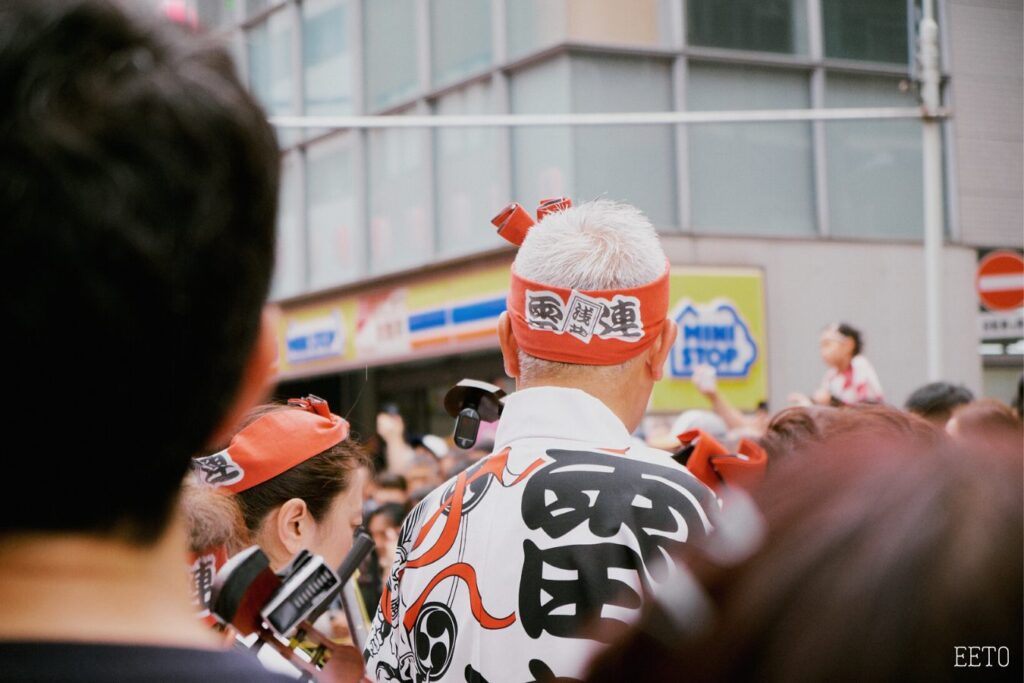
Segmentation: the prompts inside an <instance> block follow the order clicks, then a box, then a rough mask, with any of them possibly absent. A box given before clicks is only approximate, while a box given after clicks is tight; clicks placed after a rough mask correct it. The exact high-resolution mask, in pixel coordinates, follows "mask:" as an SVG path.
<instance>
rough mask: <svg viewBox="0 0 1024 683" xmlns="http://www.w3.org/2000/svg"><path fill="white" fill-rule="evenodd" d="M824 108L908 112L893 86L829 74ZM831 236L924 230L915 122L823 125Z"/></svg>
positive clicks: (906, 98) (909, 98) (906, 97)
mask: <svg viewBox="0 0 1024 683" xmlns="http://www.w3.org/2000/svg"><path fill="white" fill-rule="evenodd" d="M825 103H826V105H827V106H829V107H913V106H916V105H917V102H916V100H915V98H914V96H913V95H911V94H909V93H903V92H900V89H899V81H898V80H897V79H894V78H883V77H879V76H859V75H849V74H833V73H830V74H828V76H827V77H826V80H825ZM825 131H826V136H825V140H826V145H827V146H828V199H829V212H830V226H831V233H832V234H833V235H838V236H847V237H920V236H921V235H922V234H923V227H922V226H923V225H924V207H923V203H924V195H923V191H924V190H923V180H922V177H921V175H922V164H923V163H924V162H923V159H922V155H921V123H920V121H914V120H910V121H899V120H896V121H836V122H830V123H827V124H826V125H825Z"/></svg>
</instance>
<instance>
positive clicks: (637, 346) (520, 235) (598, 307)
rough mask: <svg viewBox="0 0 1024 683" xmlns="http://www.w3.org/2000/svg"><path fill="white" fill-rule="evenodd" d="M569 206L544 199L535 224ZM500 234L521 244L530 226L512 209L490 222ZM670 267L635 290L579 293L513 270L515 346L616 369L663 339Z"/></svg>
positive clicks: (546, 356) (510, 303)
mask: <svg viewBox="0 0 1024 683" xmlns="http://www.w3.org/2000/svg"><path fill="white" fill-rule="evenodd" d="M570 206H572V203H571V202H570V201H569V199H568V198H565V197H560V198H558V199H546V200H544V201H543V202H541V205H540V207H538V209H537V219H538V220H541V219H543V218H544V216H546V215H547V214H549V213H553V212H555V211H562V210H564V209H567V208H569V207H570ZM491 222H492V223H493V224H494V225H496V226H497V227H498V234H499V235H501V236H502V237H504V238H505V239H507V240H508V241H510V242H512V243H513V244H516V245H521V244H522V243H523V241H524V240H525V238H526V235H527V233H528V232H529V230H530V228H532V227H533V225H534V221H533V219H532V218H531V217H530V215H529V214H528V213H527V212H526V210H525V209H523V207H522V206H520V205H519V204H510V205H508V206H507V207H505V209H503V210H502V212H501V213H500V214H498V215H497V216H496V217H495V218H494V220H492V221H491ZM668 274H669V268H668V263H667V262H666V263H665V271H664V272H663V273H662V275H661V276H660V277H659V278H658V279H656V280H654V281H652V282H649V283H647V284H644V285H640V286H638V287H628V288H623V289H610V290H588V291H580V290H575V289H567V288H565V287H556V286H554V285H550V284H546V283H542V282H533V281H531V280H527V279H526V278H524V277H521V276H520V275H519V274H517V273H516V272H515V267H514V266H513V268H512V283H511V286H510V287H509V293H508V301H507V304H506V308H507V310H508V315H509V319H510V322H511V324H512V334H513V336H514V337H515V339H516V343H517V344H518V345H519V347H520V348H521V349H522V350H523V351H525V352H526V353H528V354H530V355H531V356H534V357H535V358H542V359H544V360H551V361H558V362H562V363H573V364H576V365H619V364H620V363H624V362H626V361H627V360H629V359H630V358H633V357H635V356H638V355H639V354H641V353H642V352H643V351H645V350H646V349H647V348H648V347H649V346H650V345H651V344H653V343H654V340H655V339H657V338H658V336H659V335H660V334H661V331H662V329H663V326H664V324H665V317H666V316H667V315H668V297H669V282H668Z"/></svg>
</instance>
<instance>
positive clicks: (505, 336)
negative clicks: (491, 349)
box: [498, 311, 519, 378]
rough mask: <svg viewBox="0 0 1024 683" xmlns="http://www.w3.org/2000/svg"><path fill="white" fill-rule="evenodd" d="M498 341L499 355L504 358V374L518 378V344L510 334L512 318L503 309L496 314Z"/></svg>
mask: <svg viewBox="0 0 1024 683" xmlns="http://www.w3.org/2000/svg"><path fill="white" fill-rule="evenodd" d="M498 343H499V344H500V345H501V355H502V357H503V358H504V359H505V374H506V375H508V376H509V377H513V378H518V377H519V344H517V343H516V338H515V335H513V334H512V320H511V319H510V318H509V317H508V311H503V312H502V314H501V315H500V316H498Z"/></svg>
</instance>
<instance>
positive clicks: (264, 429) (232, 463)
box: [193, 395, 349, 493]
mask: <svg viewBox="0 0 1024 683" xmlns="http://www.w3.org/2000/svg"><path fill="white" fill-rule="evenodd" d="M288 405H289V406H292V407H291V408H284V409H281V410H274V411H272V412H270V413H267V414H266V415H263V416H262V417H260V418H258V419H256V420H255V421H254V422H253V423H252V424H250V425H249V426H247V427H246V428H245V429H243V430H241V431H240V432H238V433H237V434H235V436H234V437H233V438H232V439H231V443H230V444H229V445H228V447H227V448H225V449H224V450H222V451H219V452H217V453H214V454H213V455H207V456H205V457H202V458H194V459H193V468H194V470H195V472H196V476H197V477H198V478H199V480H200V481H201V482H202V483H204V484H207V485H209V486H217V487H223V488H225V489H227V490H228V491H231V492H232V493H238V492H239V491H245V490H246V489H251V488H252V487H253V486H257V485H258V484H262V483H263V482H265V481H267V480H269V479H273V478H274V477H276V476H277V475H279V474H281V473H283V472H285V471H287V470H290V469H291V468H293V467H295V466H296V465H298V464H299V463H302V462H305V461H306V460H309V459H310V458H312V457H313V456H314V455H318V454H320V453H323V452H324V451H326V450H327V449H328V448H331V447H332V446H336V445H338V444H339V443H341V442H342V441H344V440H345V439H347V438H348V434H349V424H348V422H346V421H345V420H344V419H343V418H341V417H339V416H337V415H335V414H333V413H332V412H331V410H330V407H329V406H328V405H327V401H325V400H323V399H322V398H319V397H318V396H312V395H310V396H307V397H306V398H293V399H290V400H289V401H288Z"/></svg>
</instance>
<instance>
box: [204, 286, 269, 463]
mask: <svg viewBox="0 0 1024 683" xmlns="http://www.w3.org/2000/svg"><path fill="white" fill-rule="evenodd" d="M279 315H280V311H279V310H278V308H277V306H270V305H268V306H264V308H263V313H262V315H261V316H260V330H259V334H258V335H257V336H256V343H255V344H253V347H252V351H251V352H250V354H249V359H248V360H247V361H246V363H245V366H244V367H243V369H242V377H241V379H240V380H239V382H238V392H237V393H236V394H235V399H234V401H232V403H231V406H230V408H228V411H227V412H226V413H225V414H224V417H223V418H222V419H221V422H220V424H219V425H218V426H217V429H216V430H214V433H213V434H212V435H211V437H210V442H209V443H210V446H211V447H215V446H218V445H220V444H223V443H226V442H227V441H228V439H230V438H231V435H232V434H234V433H235V427H236V425H238V423H239V422H241V420H242V416H243V415H245V414H246V412H248V411H249V409H250V408H252V407H253V406H255V405H256V404H257V403H260V402H261V401H263V400H264V399H265V398H266V396H267V392H268V391H269V389H270V384H271V380H272V379H273V377H274V376H275V375H276V374H277V319H278V317H279Z"/></svg>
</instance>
